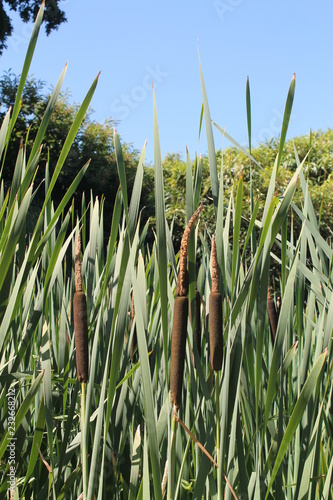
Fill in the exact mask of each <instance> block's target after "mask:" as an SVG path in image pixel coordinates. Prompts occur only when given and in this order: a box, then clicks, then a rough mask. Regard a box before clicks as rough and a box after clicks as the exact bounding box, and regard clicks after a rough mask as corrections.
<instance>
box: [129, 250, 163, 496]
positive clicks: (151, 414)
mask: <svg viewBox="0 0 333 500" xmlns="http://www.w3.org/2000/svg"><path fill="white" fill-rule="evenodd" d="M129 265H130V268H131V277H132V283H133V295H134V308H135V318H136V327H137V339H138V350H139V357H140V361H141V373H142V385H143V398H144V410H145V422H146V426H147V432H148V446H149V456H150V460H151V466H152V473H153V482H154V492H155V498H156V499H161V498H162V492H161V469H160V454H159V448H158V443H157V433H156V420H155V411H154V401H153V393H152V381H151V375H150V367H149V359H148V347H147V340H146V332H145V328H144V319H143V311H142V304H141V299H140V294H141V291H140V287H139V284H138V282H137V277H136V275H135V274H136V273H135V270H134V255H133V249H132V252H131V257H130V262H129Z"/></svg>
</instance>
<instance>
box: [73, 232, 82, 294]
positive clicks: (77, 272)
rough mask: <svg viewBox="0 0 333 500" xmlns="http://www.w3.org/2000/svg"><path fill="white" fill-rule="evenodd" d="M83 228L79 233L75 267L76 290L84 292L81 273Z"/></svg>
mask: <svg viewBox="0 0 333 500" xmlns="http://www.w3.org/2000/svg"><path fill="white" fill-rule="evenodd" d="M80 255H81V229H80V228H79V232H78V235H77V240H76V244H75V254H74V268H75V291H76V292H82V274H81V257H80Z"/></svg>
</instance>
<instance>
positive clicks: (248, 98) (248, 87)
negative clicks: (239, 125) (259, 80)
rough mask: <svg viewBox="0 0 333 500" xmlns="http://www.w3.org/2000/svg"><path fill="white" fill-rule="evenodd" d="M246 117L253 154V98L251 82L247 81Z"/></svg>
mask: <svg viewBox="0 0 333 500" xmlns="http://www.w3.org/2000/svg"><path fill="white" fill-rule="evenodd" d="M246 117H247V134H248V138H249V152H250V154H251V96H250V81H249V77H247V79H246Z"/></svg>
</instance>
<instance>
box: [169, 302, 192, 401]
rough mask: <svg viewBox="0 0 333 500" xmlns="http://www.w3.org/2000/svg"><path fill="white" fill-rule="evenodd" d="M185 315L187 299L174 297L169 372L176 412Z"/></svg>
mask: <svg viewBox="0 0 333 500" xmlns="http://www.w3.org/2000/svg"><path fill="white" fill-rule="evenodd" d="M187 315H188V300H187V297H176V298H175V304H174V309H173V327H172V339H171V371H170V390H171V404H172V406H173V407H174V408H175V409H176V410H178V408H179V407H180V402H181V394H182V384H183V374H184V359H185V348H186V334H187Z"/></svg>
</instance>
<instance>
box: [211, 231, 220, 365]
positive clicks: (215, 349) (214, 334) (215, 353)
mask: <svg viewBox="0 0 333 500" xmlns="http://www.w3.org/2000/svg"><path fill="white" fill-rule="evenodd" d="M211 266H212V288H211V293H210V294H209V344H210V366H211V369H212V370H214V371H216V372H217V371H220V370H221V368H222V360H223V320H222V295H221V294H220V292H219V273H218V264H217V255H216V244H215V238H214V236H213V237H212V248H211Z"/></svg>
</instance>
